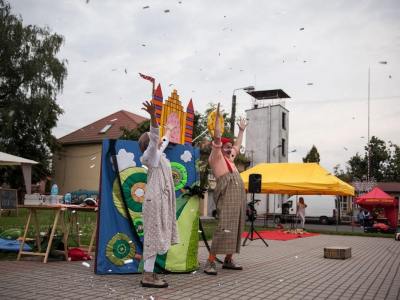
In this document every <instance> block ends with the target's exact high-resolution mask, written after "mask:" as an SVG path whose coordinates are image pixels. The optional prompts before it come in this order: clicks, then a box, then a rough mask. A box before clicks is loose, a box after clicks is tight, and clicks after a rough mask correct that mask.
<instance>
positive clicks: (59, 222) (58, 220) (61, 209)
mask: <svg viewBox="0 0 400 300" xmlns="http://www.w3.org/2000/svg"><path fill="white" fill-rule="evenodd" d="M19 207H20V208H27V209H28V210H29V215H28V219H27V221H26V225H25V231H24V235H23V237H22V242H21V245H20V248H19V252H18V256H17V260H20V259H21V256H22V255H36V256H44V259H43V263H47V260H48V258H49V254H50V249H51V245H52V243H53V239H54V234H55V232H56V229H57V226H60V227H61V230H62V233H63V243H64V251H62V252H63V254H64V257H65V260H67V261H68V236H69V232H70V228H72V219H71V222H70V224H69V226H67V225H66V224H65V211H67V210H75V211H92V212H97V207H82V206H78V205H22V206H19ZM37 210H54V211H55V215H54V221H53V225H52V229H51V233H50V237H49V242H48V244H47V248H46V252H45V253H42V252H41V250H42V249H41V246H40V236H39V235H40V231H39V228H40V227H39V222H38V218H37ZM32 217H33V221H34V226H35V238H36V243H37V245H38V250H39V251H38V252H28V251H23V247H24V244H25V241H26V240H27V234H28V230H29V225H30V223H31V219H32ZM76 218H77V217H76ZM75 224H76V223H75ZM78 226H79V225H78ZM77 230H78V237H79V227H78V229H77ZM96 230H97V216H96V223H95V228H94V230H93V233H92V236H91V239H90V244H89V248H88V252H89V253H90V252H92V248H93V244H94V239H95V237H96ZM78 243H79V245H80V239H79V240H78Z"/></svg>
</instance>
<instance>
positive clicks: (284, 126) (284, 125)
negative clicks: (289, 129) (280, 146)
mask: <svg viewBox="0 0 400 300" xmlns="http://www.w3.org/2000/svg"><path fill="white" fill-rule="evenodd" d="M282 129H284V130H286V113H284V112H283V113H282Z"/></svg>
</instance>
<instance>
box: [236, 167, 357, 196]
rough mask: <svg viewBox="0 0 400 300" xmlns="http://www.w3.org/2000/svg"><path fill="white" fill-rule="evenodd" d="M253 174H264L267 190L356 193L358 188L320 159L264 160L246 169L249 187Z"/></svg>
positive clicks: (246, 182) (296, 192)
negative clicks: (318, 160) (330, 170)
mask: <svg viewBox="0 0 400 300" xmlns="http://www.w3.org/2000/svg"><path fill="white" fill-rule="evenodd" d="M250 174H261V176H262V184H261V192H262V193H263V194H288V195H341V196H354V188H353V187H352V186H351V185H349V184H347V183H346V182H344V181H342V180H340V179H339V178H337V177H336V176H334V175H332V174H331V173H329V172H328V171H327V170H325V169H324V168H322V167H321V166H320V165H319V164H317V163H270V164H267V163H262V164H258V165H256V166H254V167H252V168H250V169H248V170H246V171H244V172H242V173H240V176H241V177H242V179H243V182H244V185H245V187H246V189H247V187H248V185H249V175H250Z"/></svg>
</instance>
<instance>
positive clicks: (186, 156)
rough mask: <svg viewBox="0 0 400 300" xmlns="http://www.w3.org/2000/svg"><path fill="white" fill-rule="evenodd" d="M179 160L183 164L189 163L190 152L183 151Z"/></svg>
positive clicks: (190, 158)
mask: <svg viewBox="0 0 400 300" xmlns="http://www.w3.org/2000/svg"><path fill="white" fill-rule="evenodd" d="M181 160H182V161H184V162H185V163H187V162H189V161H191V160H192V153H190V151H188V150H185V151H184V152H183V154H182V155H181Z"/></svg>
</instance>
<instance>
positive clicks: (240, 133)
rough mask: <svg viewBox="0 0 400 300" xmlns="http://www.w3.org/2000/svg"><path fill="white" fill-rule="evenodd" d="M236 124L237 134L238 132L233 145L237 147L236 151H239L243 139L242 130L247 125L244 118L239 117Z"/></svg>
mask: <svg viewBox="0 0 400 300" xmlns="http://www.w3.org/2000/svg"><path fill="white" fill-rule="evenodd" d="M237 125H238V126H239V134H238V137H237V139H236V142H235V145H233V146H234V147H236V148H237V151H239V149H240V146H241V145H242V141H243V132H244V130H245V129H246V127H247V122H246V119H244V118H240V120H239V122H238V123H237Z"/></svg>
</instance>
